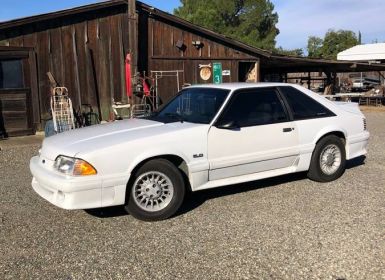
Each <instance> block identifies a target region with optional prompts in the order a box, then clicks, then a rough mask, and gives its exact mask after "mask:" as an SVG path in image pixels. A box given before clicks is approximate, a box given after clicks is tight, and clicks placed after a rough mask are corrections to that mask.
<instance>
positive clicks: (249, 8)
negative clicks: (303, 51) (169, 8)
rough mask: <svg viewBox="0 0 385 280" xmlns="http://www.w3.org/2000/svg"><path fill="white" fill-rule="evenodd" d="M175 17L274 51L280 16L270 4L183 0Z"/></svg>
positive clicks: (254, 0)
mask: <svg viewBox="0 0 385 280" xmlns="http://www.w3.org/2000/svg"><path fill="white" fill-rule="evenodd" d="M174 14H175V15H177V16H179V17H181V18H184V19H186V20H188V21H190V22H192V23H194V24H197V25H201V26H203V27H206V28H208V29H211V30H213V31H215V32H218V33H221V34H223V35H226V36H229V37H232V38H234V39H237V40H240V41H242V42H244V43H246V44H249V45H252V46H255V47H259V48H263V49H267V50H273V49H274V47H275V43H276V41H275V37H276V36H277V35H278V34H279V30H278V29H277V27H276V24H277V23H278V14H277V13H276V12H274V5H273V3H272V2H271V1H270V0H181V6H180V7H178V8H177V9H175V10H174Z"/></svg>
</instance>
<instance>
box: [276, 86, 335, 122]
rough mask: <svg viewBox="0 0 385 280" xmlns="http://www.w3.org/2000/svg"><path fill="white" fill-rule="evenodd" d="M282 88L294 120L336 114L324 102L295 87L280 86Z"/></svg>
mask: <svg viewBox="0 0 385 280" xmlns="http://www.w3.org/2000/svg"><path fill="white" fill-rule="evenodd" d="M280 90H281V92H282V93H283V95H284V97H285V98H286V100H287V102H288V103H289V106H290V108H291V111H292V112H293V118H294V120H306V119H313V118H322V117H331V116H335V115H334V113H333V112H331V111H330V110H328V109H327V108H326V107H324V106H323V105H322V104H320V103H318V102H317V101H315V100H314V99H313V98H311V97H309V96H307V95H306V94H304V93H302V92H301V91H299V90H297V89H295V88H293V87H280Z"/></svg>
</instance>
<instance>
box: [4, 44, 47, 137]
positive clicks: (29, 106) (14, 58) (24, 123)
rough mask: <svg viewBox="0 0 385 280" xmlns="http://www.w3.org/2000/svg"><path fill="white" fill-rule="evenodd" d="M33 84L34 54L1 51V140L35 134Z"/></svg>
mask: <svg viewBox="0 0 385 280" xmlns="http://www.w3.org/2000/svg"><path fill="white" fill-rule="evenodd" d="M36 81H37V77H36V60H35V57H34V52H33V51H31V50H30V49H21V48H14V49H12V48H11V47H1V48H0V136H4V135H5V136H20V135H30V134H34V133H35V129H36V125H37V123H38V122H39V121H40V120H39V113H38V111H39V108H38V104H39V101H38V97H37V84H36ZM36 104H37V106H36ZM34 105H35V106H34ZM35 107H36V108H35Z"/></svg>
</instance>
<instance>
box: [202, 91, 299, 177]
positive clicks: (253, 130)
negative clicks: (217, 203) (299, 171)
mask: <svg viewBox="0 0 385 280" xmlns="http://www.w3.org/2000/svg"><path fill="white" fill-rule="evenodd" d="M298 155H299V151H298V132H297V128H296V126H295V124H294V122H292V121H291V120H290V117H289V114H288V112H287V110H286V108H285V105H284V103H283V100H282V99H281V96H280V95H279V93H278V91H277V90H276V89H275V88H273V87H271V88H253V89H244V90H239V91H237V92H234V93H233V95H232V97H231V99H230V100H229V102H228V103H227V105H226V107H225V108H224V110H223V111H222V113H221V115H220V116H219V117H218V119H217V120H216V121H215V123H214V125H213V126H212V127H211V128H210V130H209V134H208V160H209V163H210V170H209V180H218V179H223V178H228V177H235V176H242V175H247V174H252V173H257V172H263V171H267V170H274V169H282V168H287V167H290V166H292V165H293V164H294V163H295V160H296V158H297V157H298Z"/></svg>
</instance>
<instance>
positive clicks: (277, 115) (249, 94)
mask: <svg viewBox="0 0 385 280" xmlns="http://www.w3.org/2000/svg"><path fill="white" fill-rule="evenodd" d="M285 121H288V118H287V115H286V113H285V110H284V107H283V105H282V102H281V100H280V99H279V97H278V95H277V92H276V91H275V90H274V89H273V88H272V89H252V90H247V91H242V92H239V93H235V96H234V97H233V98H232V100H231V101H230V104H229V105H228V106H227V109H225V112H224V113H223V115H222V116H221V117H220V120H219V121H218V124H225V123H228V122H234V123H236V124H237V125H238V126H239V127H247V126H255V125H264V124H272V123H278V122H285Z"/></svg>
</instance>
